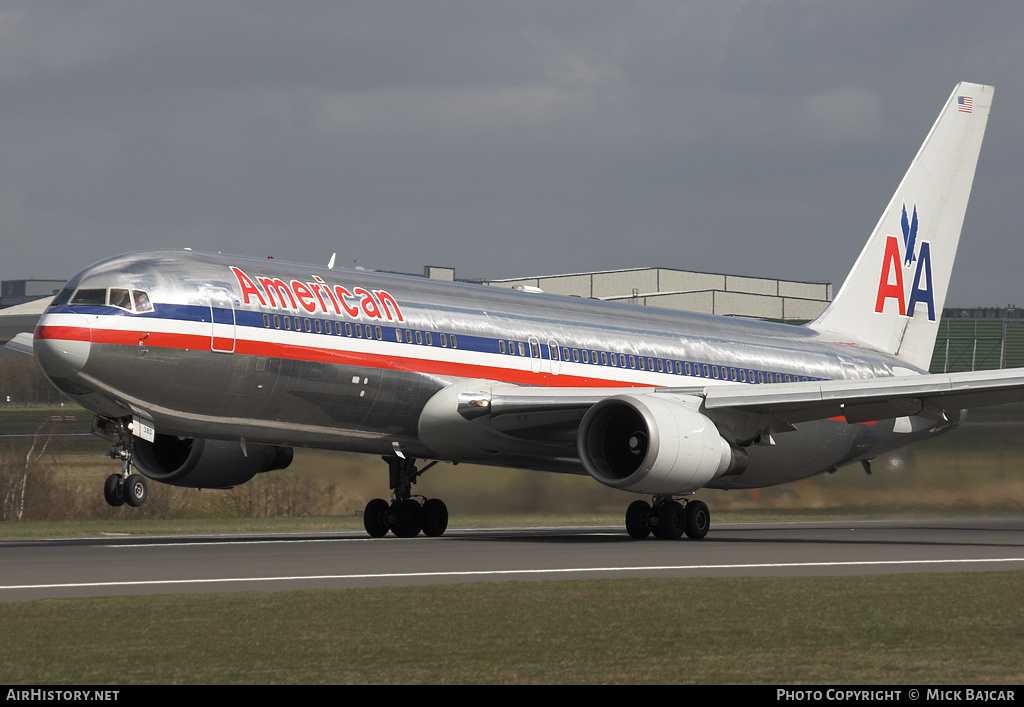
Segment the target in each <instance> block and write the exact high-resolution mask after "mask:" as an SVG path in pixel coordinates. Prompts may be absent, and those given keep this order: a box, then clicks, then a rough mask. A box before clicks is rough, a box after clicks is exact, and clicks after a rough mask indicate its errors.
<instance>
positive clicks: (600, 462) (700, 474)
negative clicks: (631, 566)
mask: <svg viewBox="0 0 1024 707" xmlns="http://www.w3.org/2000/svg"><path fill="white" fill-rule="evenodd" d="M576 443H577V449H578V452H579V456H580V461H581V462H583V468H584V469H586V470H587V473H588V474H590V475H591V476H593V477H594V478H595V479H597V480H598V481H600V482H601V483H602V484H607V485H608V486H612V487H614V488H617V489H622V490H623V491H636V492H639V493H650V494H682V493H689V492H692V491H696V490H697V489H699V488H702V487H703V486H705V485H707V483H708V482H710V481H711V480H712V479H714V478H716V477H718V476H722V475H724V474H727V473H739V472H740V471H742V470H743V468H744V467H745V466H746V462H747V457H746V453H745V452H744V451H743V450H742V449H740V448H738V447H734V446H732V445H730V444H729V443H728V442H727V441H726V440H725V439H723V438H722V436H721V435H720V434H719V432H718V428H717V427H715V424H714V423H713V422H712V421H711V420H710V419H708V418H707V417H706V416H704V415H702V414H701V413H699V412H697V411H696V410H693V409H692V408H690V407H687V406H686V405H685V404H683V403H682V402H680V401H679V400H677V399H673V398H668V399H666V398H664V397H662V396H659V395H657V394H648V395H617V396H615V397H612V398H607V399H605V400H602V401H601V402H599V403H597V404H596V405H594V406H593V407H592V408H590V410H588V411H587V414H586V415H584V417H583V420H582V422H581V423H580V426H579V431H578V433H577V437H576Z"/></svg>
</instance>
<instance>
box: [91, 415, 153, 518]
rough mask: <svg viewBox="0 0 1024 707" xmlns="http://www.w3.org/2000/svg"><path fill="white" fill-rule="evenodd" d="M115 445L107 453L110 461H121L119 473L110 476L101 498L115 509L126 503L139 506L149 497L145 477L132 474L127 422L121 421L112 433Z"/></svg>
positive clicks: (130, 434)
mask: <svg viewBox="0 0 1024 707" xmlns="http://www.w3.org/2000/svg"><path fill="white" fill-rule="evenodd" d="M97 419H98V418H97ZM114 439H115V444H114V446H113V447H111V448H110V451H108V452H107V456H108V457H110V458H111V459H120V460H121V473H120V474H111V475H110V476H108V477H107V480H106V482H105V483H104V484H103V498H105V499H106V501H107V504H108V505H111V506H114V507H117V506H123V505H124V504H125V503H127V504H128V505H129V506H136V507H138V506H141V505H142V504H143V503H145V502H146V498H147V497H148V496H149V486H148V485H147V484H146V477H145V476H142V475H141V474H133V473H132V433H131V430H130V429H129V427H128V421H127V420H122V421H121V423H120V425H119V426H118V428H117V430H115V432H114Z"/></svg>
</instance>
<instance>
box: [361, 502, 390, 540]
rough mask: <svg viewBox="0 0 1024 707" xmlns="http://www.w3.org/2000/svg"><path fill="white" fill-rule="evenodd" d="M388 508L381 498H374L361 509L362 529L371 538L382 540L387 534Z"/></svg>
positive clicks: (388, 527) (388, 528)
mask: <svg viewBox="0 0 1024 707" xmlns="http://www.w3.org/2000/svg"><path fill="white" fill-rule="evenodd" d="M389 508H390V506H389V505H388V502H387V501H385V500H384V499H383V498H375V499H373V500H372V501H370V502H369V503H367V504H366V508H364V509H363V528H365V529H366V533H367V535H369V536H370V537H371V538H383V537H384V536H385V535H387V534H388V530H390V529H391V528H390V526H389V525H388V509H389Z"/></svg>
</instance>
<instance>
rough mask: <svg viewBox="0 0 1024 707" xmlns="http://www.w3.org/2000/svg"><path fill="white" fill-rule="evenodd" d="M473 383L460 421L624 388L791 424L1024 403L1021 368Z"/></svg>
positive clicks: (551, 406)
mask: <svg viewBox="0 0 1024 707" xmlns="http://www.w3.org/2000/svg"><path fill="white" fill-rule="evenodd" d="M471 388H472V387H471ZM478 388H479V390H478V391H477V392H473V391H472V389H470V390H467V391H465V392H462V393H460V395H459V406H458V409H459V413H460V414H461V415H462V417H464V418H465V419H476V418H479V417H483V416H485V415H486V416H488V417H490V418H491V419H492V420H498V419H500V418H501V417H504V416H512V417H517V418H520V422H522V421H523V419H522V418H524V417H531V416H535V415H538V414H542V413H543V414H546V415H560V416H562V417H567V416H568V417H572V413H573V412H576V413H580V411H586V409H587V408H589V407H590V406H592V405H594V404H595V403H597V402H599V401H601V400H603V399H605V398H608V397H611V396H614V395H622V394H627V393H628V394H632V395H648V394H671V395H679V396H686V397H695V398H702V399H703V404H702V407H703V408H704V409H706V410H709V411H710V410H717V411H727V410H741V411H745V412H751V413H762V414H767V415H771V416H773V417H777V418H780V419H783V420H785V421H787V422H792V423H796V422H806V421H808V420H819V419H826V418H832V417H846V419H847V420H848V421H850V422H863V421H866V420H876V419H886V418H892V417H901V416H904V415H918V414H923V415H926V416H927V415H929V414H931V415H936V416H941V415H942V414H944V413H946V412H951V411H955V410H962V409H966V408H972V407H985V406H989V405H1001V404H1003V403H1012V402H1024V368H1013V369H1003V370H994V371H971V372H965V373H944V374H928V375H919V376H901V377H893V378H868V379H854V380H829V381H809V382H800V383H773V384H770V385H747V384H736V385H732V384H723V385H714V386H689V387H685V388H535V387H516V386H503V385H497V384H491V385H484V386H478Z"/></svg>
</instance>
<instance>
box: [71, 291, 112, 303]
mask: <svg viewBox="0 0 1024 707" xmlns="http://www.w3.org/2000/svg"><path fill="white" fill-rule="evenodd" d="M106 303H107V291H106V290H79V291H78V292H76V293H75V296H74V297H72V298H71V304H72V305H76V304H78V305H104V304H106Z"/></svg>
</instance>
